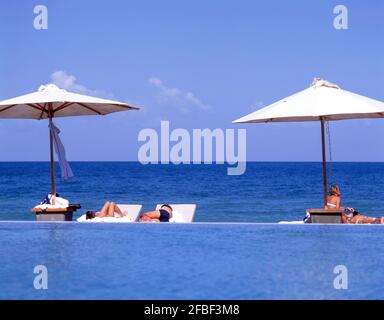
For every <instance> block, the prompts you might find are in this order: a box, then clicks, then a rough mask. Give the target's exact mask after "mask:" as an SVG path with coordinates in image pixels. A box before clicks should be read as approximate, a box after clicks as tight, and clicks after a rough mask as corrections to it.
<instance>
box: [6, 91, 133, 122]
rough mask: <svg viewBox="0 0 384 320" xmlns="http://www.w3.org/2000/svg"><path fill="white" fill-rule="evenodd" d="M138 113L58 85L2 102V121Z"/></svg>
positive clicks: (123, 105)
mask: <svg viewBox="0 0 384 320" xmlns="http://www.w3.org/2000/svg"><path fill="white" fill-rule="evenodd" d="M135 109H136V110H137V109H139V108H136V107H132V106H129V105H128V104H126V103H123V102H118V101H113V100H107V99H100V98H95V97H90V96H85V95H81V94H78V93H72V92H68V91H66V90H63V89H59V88H58V87H57V86H56V85H54V84H48V85H44V86H41V87H40V88H39V90H38V91H37V92H33V93H30V94H26V95H24V96H19V97H16V98H12V99H9V100H4V101H1V102H0V118H7V119H36V120H41V119H46V118H57V117H72V116H88V115H106V114H108V113H112V112H117V111H125V110H135Z"/></svg>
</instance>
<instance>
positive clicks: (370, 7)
mask: <svg viewBox="0 0 384 320" xmlns="http://www.w3.org/2000/svg"><path fill="white" fill-rule="evenodd" d="M38 4H44V5H46V6H47V8H48V14H49V28H48V30H40V31H37V30H35V29H34V28H33V19H34V17H35V15H34V13H33V8H34V6H35V5H38ZM337 4H343V5H345V6H347V8H348V10H349V29H348V30H336V29H334V27H333V19H334V17H335V15H334V14H333V8H334V7H335V5H337ZM383 12H384V2H383V1H382V0H369V1H359V0H356V1H355V0H345V1H341V2H340V1H328V0H317V1H315V0H312V1H298V0H293V1H283V0H280V1H277V0H272V1H255V0H254V1H200V0H194V1H173V0H172V1H170V0H163V1H154V0H152V1H149V0H144V1H116V0H110V1H104V0H100V1H71V0H66V1H57V0H56V1H42V2H40V1H29V0H24V1H10V0H5V1H1V2H0V39H1V48H0V99H7V98H11V97H14V96H18V95H22V94H25V93H28V92H31V91H34V90H36V89H37V88H38V87H39V86H40V84H45V83H48V82H51V81H52V80H56V81H58V82H60V81H61V82H62V83H65V84H66V85H67V86H68V88H67V89H68V90H69V89H75V90H78V91H82V92H84V93H87V94H94V95H98V96H102V97H109V98H111V97H112V98H114V99H118V100H121V101H126V102H128V103H132V104H134V105H138V106H143V107H144V109H143V110H141V111H138V112H126V113H119V114H113V115H110V116H107V117H105V118H101V117H79V118H66V119H58V120H57V121H56V123H57V125H58V126H59V127H60V129H61V130H62V139H63V142H64V144H65V146H66V149H67V155H68V159H69V160H136V159H137V150H138V148H139V146H140V144H139V142H138V141H137V134H138V132H139V130H140V129H142V128H155V129H158V128H159V126H160V120H161V119H163V120H170V124H171V128H179V127H181V128H187V129H192V128H212V129H214V128H233V127H234V128H246V129H247V138H248V151H247V153H248V160H272V161H284V160H288V161H292V160H298V161H318V160H320V156H321V153H320V129H319V124H317V123H313V124H295V123H291V124H268V125H267V124H260V125H245V126H235V125H232V124H231V121H232V120H234V119H237V118H239V117H241V116H243V115H245V114H248V113H250V112H251V111H254V110H256V109H258V108H260V107H262V106H265V105H267V104H269V103H272V102H274V101H276V100H278V99H280V98H282V97H285V96H288V95H290V94H292V93H294V92H297V91H299V90H303V89H305V88H306V87H308V86H309V85H310V83H311V82H312V80H313V78H314V77H317V76H318V77H322V78H325V79H327V80H329V81H332V82H334V83H337V84H338V85H339V86H341V87H342V88H344V89H346V90H350V91H353V92H356V93H359V94H363V95H367V96H370V97H372V98H376V99H379V100H384V58H383V51H384V43H383V34H384V20H383ZM57 71H62V72H59V73H58V72H57ZM55 72H56V73H55ZM52 77H53V78H52ZM169 92H171V93H172V94H171V95H166V96H164V93H169ZM331 129H332V136H333V157H334V159H335V160H339V161H348V160H350V161H383V160H384V142H383V141H384V138H383V137H384V121H383V120H358V121H345V122H337V123H332V127H331ZM0 150H1V152H0V161H9V160H48V155H49V154H48V129H47V123H46V122H45V121H40V122H39V121H34V120H0Z"/></svg>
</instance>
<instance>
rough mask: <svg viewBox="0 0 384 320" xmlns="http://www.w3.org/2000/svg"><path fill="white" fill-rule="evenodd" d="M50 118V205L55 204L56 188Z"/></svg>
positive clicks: (50, 120) (50, 118) (50, 121)
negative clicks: (51, 197) (51, 196)
mask: <svg viewBox="0 0 384 320" xmlns="http://www.w3.org/2000/svg"><path fill="white" fill-rule="evenodd" d="M51 128H52V117H49V148H50V159H51V186H52V190H51V194H52V195H53V196H54V197H53V199H52V204H55V196H56V187H55V159H54V156H53V135H52V129H51Z"/></svg>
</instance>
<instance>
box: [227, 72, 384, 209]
mask: <svg viewBox="0 0 384 320" xmlns="http://www.w3.org/2000/svg"><path fill="white" fill-rule="evenodd" d="M383 117H384V103H383V102H381V101H378V100H374V99H370V98H368V97H365V96H361V95H358V94H355V93H352V92H349V91H345V90H342V89H341V88H340V87H339V86H337V85H335V84H332V83H330V82H328V81H325V80H321V79H319V78H316V79H315V80H314V82H313V83H312V85H311V86H310V87H309V88H308V89H306V90H303V91H300V92H298V93H296V94H294V95H292V96H289V97H287V98H284V99H282V100H280V101H277V102H276V103H273V104H271V105H269V106H267V107H264V108H262V109H260V110H257V111H255V112H253V113H251V114H249V115H247V116H245V117H242V118H240V119H237V120H235V121H233V123H261V122H302V121H319V122H320V124H321V142H322V144H321V145H322V158H323V188H324V204H326V195H327V171H326V155H325V132H324V131H325V130H324V123H325V121H330V120H346V119H361V118H383Z"/></svg>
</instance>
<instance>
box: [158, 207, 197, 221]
mask: <svg viewBox="0 0 384 320" xmlns="http://www.w3.org/2000/svg"><path fill="white" fill-rule="evenodd" d="M161 206H162V204H158V205H157V206H156V210H159V209H160V207H161ZM170 206H171V207H172V209H173V212H172V215H173V217H172V218H171V219H170V220H169V222H176V223H191V222H193V219H194V217H195V212H196V205H195V204H170Z"/></svg>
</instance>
